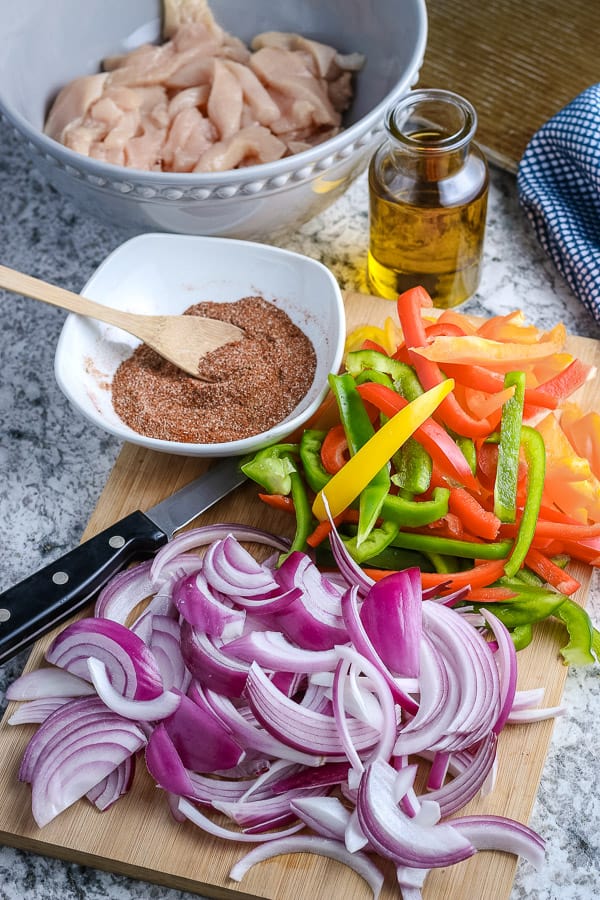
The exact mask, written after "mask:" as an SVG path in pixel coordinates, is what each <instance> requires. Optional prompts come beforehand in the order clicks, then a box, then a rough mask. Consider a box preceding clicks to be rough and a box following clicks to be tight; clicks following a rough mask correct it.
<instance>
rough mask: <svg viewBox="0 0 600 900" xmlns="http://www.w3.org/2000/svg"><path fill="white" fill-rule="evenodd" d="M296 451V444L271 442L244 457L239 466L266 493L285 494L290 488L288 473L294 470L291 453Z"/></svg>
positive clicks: (294, 465)
mask: <svg viewBox="0 0 600 900" xmlns="http://www.w3.org/2000/svg"><path fill="white" fill-rule="evenodd" d="M297 452H298V445H297V444H273V445H272V446H271V447H265V449H264V450H259V451H258V453H255V454H254V456H252V457H250V458H249V459H246V460H245V461H244V462H243V463H242V464H241V466H240V468H241V470H242V472H243V473H244V474H245V475H247V476H248V478H251V479H252V481H255V482H256V483H257V484H259V485H260V486H261V487H262V488H263V489H264V490H265V491H266V492H267V493H268V494H284V495H285V496H287V495H288V494H289V493H290V491H291V489H292V484H291V479H290V475H291V473H292V472H295V471H296V464H295V462H294V460H293V458H292V455H291V454H294V453H297Z"/></svg>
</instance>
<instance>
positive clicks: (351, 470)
mask: <svg viewBox="0 0 600 900" xmlns="http://www.w3.org/2000/svg"><path fill="white" fill-rule="evenodd" d="M453 387H454V382H453V381H452V379H448V380H447V381H443V382H441V383H440V384H438V385H436V386H435V387H434V388H432V389H431V390H429V391H427V392H426V393H424V394H421V396H420V397H417V398H416V400H413V401H412V402H411V403H409V404H408V405H407V406H406V407H405V408H404V409H401V410H400V412H397V413H396V414H395V415H394V416H392V417H391V418H390V419H389V420H388V421H387V422H386V423H385V425H382V426H381V428H380V429H379V430H378V431H376V432H375V434H374V435H373V437H371V438H370V439H369V440H368V441H367V442H366V444H363V446H362V447H361V448H360V449H359V450H358V451H357V452H356V453H355V454H354V456H351V457H350V459H349V460H348V462H347V463H346V465H345V466H344V468H343V469H340V471H339V472H338V473H337V474H336V475H334V476H333V477H332V478H331V481H329V482H328V483H327V485H326V486H325V487H324V488H323V489H322V490H321V491H319V493H318V494H317V496H316V497H315V500H314V503H313V507H312V510H313V513H314V515H315V516H316V518H317V519H319V520H320V521H323V520H325V519H326V518H327V511H326V509H325V504H324V502H323V497H324V496H326V499H327V502H328V504H329V508H330V511H331V515H332V516H336V515H339V513H341V512H342V510H344V509H346V507H348V506H350V504H351V503H352V501H353V500H355V499H356V497H358V496H359V494H360V492H361V491H362V490H363V488H364V487H366V485H367V484H368V483H369V481H370V480H371V478H372V477H373V476H374V475H375V474H376V473H377V472H378V471H379V470H380V469H381V468H382V466H384V465H385V464H386V463H387V462H389V460H390V459H391V458H392V456H393V455H394V453H395V452H396V450H397V449H398V448H399V447H400V446H401V445H402V444H403V443H404V441H405V440H406V439H407V438H409V437H410V436H411V435H412V434H414V432H415V430H416V429H417V428H418V427H419V426H420V425H422V424H423V422H424V421H425V420H426V419H428V418H429V416H430V415H431V414H432V413H433V412H434V411H435V410H436V409H437V408H438V406H439V405H440V403H441V402H442V401H443V399H444V398H445V397H447V396H448V394H449V393H450V391H451V390H452V388H453Z"/></svg>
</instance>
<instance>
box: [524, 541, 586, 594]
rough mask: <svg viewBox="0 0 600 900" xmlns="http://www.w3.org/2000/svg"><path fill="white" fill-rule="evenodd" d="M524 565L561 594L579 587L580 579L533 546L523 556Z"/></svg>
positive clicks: (576, 589)
mask: <svg viewBox="0 0 600 900" xmlns="http://www.w3.org/2000/svg"><path fill="white" fill-rule="evenodd" d="M525 565H526V566H528V567H529V568H530V569H531V571H532V572H535V574H536V575H539V577H540V578H542V579H543V580H544V581H545V582H546V583H547V584H551V585H552V587H555V588H556V590H557V591H560V592H561V594H567V595H568V596H570V595H571V594H574V593H575V591H578V590H579V588H580V587H581V582H580V581H577V579H576V578H573V576H572V575H569V573H568V572H565V570H564V569H561V567H560V566H557V565H556V563H555V562H553V561H552V560H551V559H550V558H549V557H548V556H546V555H545V554H544V553H542V552H541V551H540V550H537V549H536V548H535V547H530V548H529V551H528V553H527V556H526V557H525Z"/></svg>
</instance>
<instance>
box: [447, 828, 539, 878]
mask: <svg viewBox="0 0 600 900" xmlns="http://www.w3.org/2000/svg"><path fill="white" fill-rule="evenodd" d="M452 825H453V827H454V828H455V829H456V830H457V831H458V832H459V833H460V834H462V835H464V836H465V837H466V838H467V840H468V841H470V842H471V843H472V844H473V846H474V847H475V848H476V849H477V850H501V851H502V852H504V853H514V854H515V855H516V856H522V857H523V858H524V859H526V860H527V861H528V862H530V863H531V865H532V866H534V867H535V868H536V869H541V868H542V866H543V864H544V847H545V843H544V841H543V840H542V839H541V838H540V836H539V834H536V832H535V831H532V829H531V828H528V827H527V825H522V824H521V823H520V822H515V821H514V819H507V818H505V817H504V816H462V817H460V818H456V819H453V820H452Z"/></svg>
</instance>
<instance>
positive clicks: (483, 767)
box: [427, 733, 497, 819]
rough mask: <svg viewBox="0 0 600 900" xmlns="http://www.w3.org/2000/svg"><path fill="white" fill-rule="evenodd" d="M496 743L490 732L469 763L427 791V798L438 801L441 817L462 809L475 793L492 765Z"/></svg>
mask: <svg viewBox="0 0 600 900" xmlns="http://www.w3.org/2000/svg"><path fill="white" fill-rule="evenodd" d="M496 745H497V739H496V735H495V734H493V733H490V735H489V736H488V737H487V738H486V739H484V740H483V741H481V743H480V745H479V747H478V748H477V750H476V751H475V752H474V753H473V754H472V756H471V762H470V765H468V766H467V767H466V768H465V769H464V770H463V771H462V772H461V773H460V774H458V775H455V777H454V778H452V779H451V780H450V781H448V782H447V783H446V784H443V785H441V787H439V788H437V789H436V790H432V791H430V792H428V794H427V798H428V799H429V800H435V801H436V802H437V803H439V806H440V811H441V814H442V818H444V819H445V818H447V817H448V816H451V815H452V814H453V813H455V812H457V811H458V810H459V809H462V808H463V806H465V805H466V804H467V803H468V802H469V801H470V800H472V799H473V797H475V796H476V795H477V792H478V791H479V790H480V789H481V787H482V785H483V784H484V782H485V779H486V778H487V776H488V774H489V773H490V771H491V769H492V766H493V765H494V761H495V759H496Z"/></svg>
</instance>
